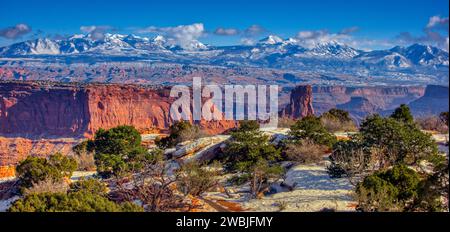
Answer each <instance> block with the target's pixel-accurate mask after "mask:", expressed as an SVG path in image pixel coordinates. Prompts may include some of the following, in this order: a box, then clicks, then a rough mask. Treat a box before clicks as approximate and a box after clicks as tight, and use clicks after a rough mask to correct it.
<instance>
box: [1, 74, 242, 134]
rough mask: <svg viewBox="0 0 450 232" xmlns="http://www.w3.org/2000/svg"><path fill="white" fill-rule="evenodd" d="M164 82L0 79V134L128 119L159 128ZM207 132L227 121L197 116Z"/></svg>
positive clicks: (163, 120)
mask: <svg viewBox="0 0 450 232" xmlns="http://www.w3.org/2000/svg"><path fill="white" fill-rule="evenodd" d="M169 93H170V90H169V89H167V88H162V89H155V88H149V87H142V86H137V85H118V84H110V85H105V84H88V85H82V86H76V85H73V84H68V85H64V84H42V83H33V82H27V83H18V82H13V83H1V84H0V135H6V136H21V137H26V138H36V137H39V138H42V137H44V138H51V137H90V136H92V135H93V134H94V133H95V131H97V130H98V129H99V128H104V129H109V128H112V127H115V126H118V125H133V126H134V127H136V128H137V129H138V130H139V131H143V132H144V131H149V130H150V131H151V130H155V129H156V130H165V129H167V128H168V127H169V126H170V125H171V124H172V123H173V121H172V119H171V117H170V115H169V109H170V105H171V103H172V102H173V100H175V99H173V98H170V97H169ZM199 125H200V126H201V127H202V128H204V129H205V131H206V132H208V133H210V134H218V133H222V132H223V131H225V130H227V129H229V128H232V127H234V126H235V123H234V122H232V121H213V122H208V123H204V122H200V123H199Z"/></svg>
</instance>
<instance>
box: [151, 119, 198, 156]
mask: <svg viewBox="0 0 450 232" xmlns="http://www.w3.org/2000/svg"><path fill="white" fill-rule="evenodd" d="M169 130H170V135H169V136H168V137H165V138H158V139H157V140H156V141H155V143H156V145H157V146H158V147H160V148H162V149H165V148H169V147H174V146H176V145H177V144H178V143H181V142H184V141H191V140H195V139H198V138H201V137H204V133H203V132H202V131H201V130H200V127H198V126H197V125H192V124H191V123H190V122H188V121H178V122H175V123H174V124H173V125H171V126H170V128H169Z"/></svg>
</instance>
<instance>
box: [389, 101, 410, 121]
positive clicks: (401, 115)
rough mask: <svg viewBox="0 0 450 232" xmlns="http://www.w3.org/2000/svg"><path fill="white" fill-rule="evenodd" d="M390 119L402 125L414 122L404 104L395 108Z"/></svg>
mask: <svg viewBox="0 0 450 232" xmlns="http://www.w3.org/2000/svg"><path fill="white" fill-rule="evenodd" d="M391 118H393V119H395V120H397V121H399V122H403V123H413V122H414V118H413V116H412V114H411V110H410V109H409V107H408V106H407V105H405V104H401V105H400V106H399V107H398V108H396V109H395V110H394V112H393V113H392V114H391Z"/></svg>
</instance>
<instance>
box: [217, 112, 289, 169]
mask: <svg viewBox="0 0 450 232" xmlns="http://www.w3.org/2000/svg"><path fill="white" fill-rule="evenodd" d="M224 155H225V160H226V164H225V165H226V167H227V168H228V169H231V170H240V171H248V170H249V169H250V168H251V167H252V166H253V165H254V164H256V163H257V162H258V161H259V160H267V161H271V162H273V161H276V160H277V159H279V158H280V149H277V148H275V146H274V145H273V144H271V143H270V142H269V137H268V136H266V135H263V134H262V132H260V131H259V125H258V124H257V123H256V122H254V121H253V122H252V121H244V122H241V124H240V126H239V128H238V129H237V130H235V131H233V132H231V138H230V139H229V140H227V142H226V147H225V149H224Z"/></svg>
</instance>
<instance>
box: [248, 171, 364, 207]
mask: <svg viewBox="0 0 450 232" xmlns="http://www.w3.org/2000/svg"><path fill="white" fill-rule="evenodd" d="M286 177H287V178H286V180H285V183H286V184H288V185H290V186H292V187H294V190H293V191H286V192H279V193H275V194H272V195H269V196H264V197H263V198H262V199H253V200H250V201H249V202H246V203H243V207H244V208H246V209H247V210H249V211H279V210H280V205H284V207H285V208H284V209H283V210H282V211H296V212H314V211H320V210H322V209H324V208H329V209H335V210H337V211H354V206H355V204H356V202H355V201H353V199H352V196H351V195H352V193H353V189H354V187H353V186H352V185H351V184H350V182H349V181H348V179H346V178H339V179H331V178H330V177H329V176H328V174H327V172H326V168H325V166H322V165H320V166H319V165H297V166H295V167H293V168H292V169H290V170H289V171H288V172H287V173H286Z"/></svg>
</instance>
